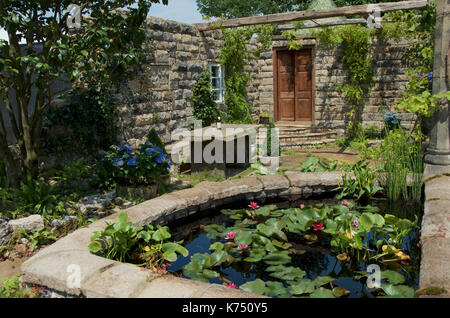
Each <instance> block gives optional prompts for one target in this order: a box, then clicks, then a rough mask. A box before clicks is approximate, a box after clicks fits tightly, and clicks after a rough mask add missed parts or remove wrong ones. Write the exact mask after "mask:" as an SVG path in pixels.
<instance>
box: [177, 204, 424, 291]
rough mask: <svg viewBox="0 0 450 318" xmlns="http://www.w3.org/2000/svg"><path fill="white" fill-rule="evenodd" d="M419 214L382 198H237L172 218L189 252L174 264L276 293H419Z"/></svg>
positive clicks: (182, 272) (202, 276)
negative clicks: (237, 200) (361, 203)
mask: <svg viewBox="0 0 450 318" xmlns="http://www.w3.org/2000/svg"><path fill="white" fill-rule="evenodd" d="M319 202H320V203H319ZM242 207H244V208H242ZM421 214H422V206H421V204H411V205H408V204H405V203H401V204H396V205H392V204H389V203H388V202H387V201H386V200H384V199H373V200H372V201H371V205H368V206H365V207H362V206H359V205H357V204H356V203H354V202H351V201H346V200H344V201H337V200H335V199H328V201H327V199H325V200H321V201H305V202H303V203H300V202H297V203H296V204H292V203H291V204H290V203H274V204H266V205H264V206H262V207H259V205H258V203H256V202H251V203H249V202H246V203H242V202H240V203H234V204H232V205H230V206H226V207H222V208H221V209H217V210H212V211H211V210H210V211H208V212H207V213H200V214H198V215H194V216H192V217H189V218H187V219H182V220H180V221H175V222H173V223H171V224H170V225H169V226H170V229H171V232H172V239H174V240H177V241H180V240H183V243H182V245H183V246H184V247H185V248H186V249H187V250H188V251H189V255H188V256H187V257H184V256H182V255H180V256H179V257H178V259H177V260H176V261H175V262H173V263H172V264H170V266H169V268H168V269H169V271H170V272H172V273H175V275H179V276H182V277H185V278H191V279H196V280H201V281H204V282H210V283H216V284H225V285H226V286H229V287H231V288H240V289H244V290H247V291H251V292H255V293H258V294H263V295H266V296H271V297H350V298H364V297H370V298H373V297H413V296H414V291H415V290H416V289H417V288H418V280H419V264H420V248H419V238H420V236H419V228H418V224H419V223H418V222H419V220H420V219H421ZM371 264H372V266H373V265H375V267H376V266H379V267H378V268H379V269H380V271H379V272H373V269H372V270H368V266H369V265H371ZM371 274H372V275H371ZM377 275H378V276H377ZM376 278H378V279H380V283H381V284H380V285H378V286H375V288H373V287H372V288H370V289H369V288H368V283H369V281H370V282H372V283H373V282H375V281H374V279H376ZM377 287H378V288H377Z"/></svg>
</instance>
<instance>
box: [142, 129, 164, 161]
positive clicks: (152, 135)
mask: <svg viewBox="0 0 450 318" xmlns="http://www.w3.org/2000/svg"><path fill="white" fill-rule="evenodd" d="M147 141H148V142H150V143H151V144H152V146H153V147H159V148H161V149H162V151H163V154H165V155H167V151H166V147H165V145H164V142H163V141H162V140H161V137H159V135H158V133H157V132H156V130H155V128H152V129H151V130H150V131H149V132H148V134H147Z"/></svg>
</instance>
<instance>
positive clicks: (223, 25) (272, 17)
mask: <svg viewBox="0 0 450 318" xmlns="http://www.w3.org/2000/svg"><path fill="white" fill-rule="evenodd" d="M374 6H375V7H376V8H377V9H379V12H380V13H383V12H390V11H397V10H412V9H423V8H425V7H426V6H427V0H415V1H401V2H385V3H376V4H362V5H355V6H347V7H340V8H333V9H324V10H306V11H296V12H286V13H277V14H268V15H263V16H254V17H246V18H237V19H229V20H224V21H214V22H205V23H197V24H194V26H195V27H197V29H198V30H199V31H210V30H218V29H227V28H237V27H242V26H250V25H258V24H276V23H284V22H292V21H305V20H313V19H324V18H334V17H340V16H347V15H356V14H358V15H368V14H370V13H372V12H373V9H372V8H374Z"/></svg>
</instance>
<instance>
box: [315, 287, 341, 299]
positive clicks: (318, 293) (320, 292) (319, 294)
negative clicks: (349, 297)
mask: <svg viewBox="0 0 450 318" xmlns="http://www.w3.org/2000/svg"><path fill="white" fill-rule="evenodd" d="M309 297H311V298H336V297H335V296H334V294H333V292H332V291H331V290H329V289H326V288H323V287H320V288H318V289H316V290H315V291H314V292H313V293H312V294H311V295H310V296H309Z"/></svg>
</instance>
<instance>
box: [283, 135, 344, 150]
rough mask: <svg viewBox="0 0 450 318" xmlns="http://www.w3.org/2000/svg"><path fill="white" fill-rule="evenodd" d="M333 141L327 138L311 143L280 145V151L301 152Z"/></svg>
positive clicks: (333, 140)
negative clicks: (305, 148) (304, 148)
mask: <svg viewBox="0 0 450 318" xmlns="http://www.w3.org/2000/svg"><path fill="white" fill-rule="evenodd" d="M335 141H336V139H333V138H327V139H322V140H311V141H303V142H297V143H290V144H282V145H281V149H282V151H288V150H294V151H295V150H302V149H303V147H309V146H321V145H325V144H328V143H332V142H335Z"/></svg>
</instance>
